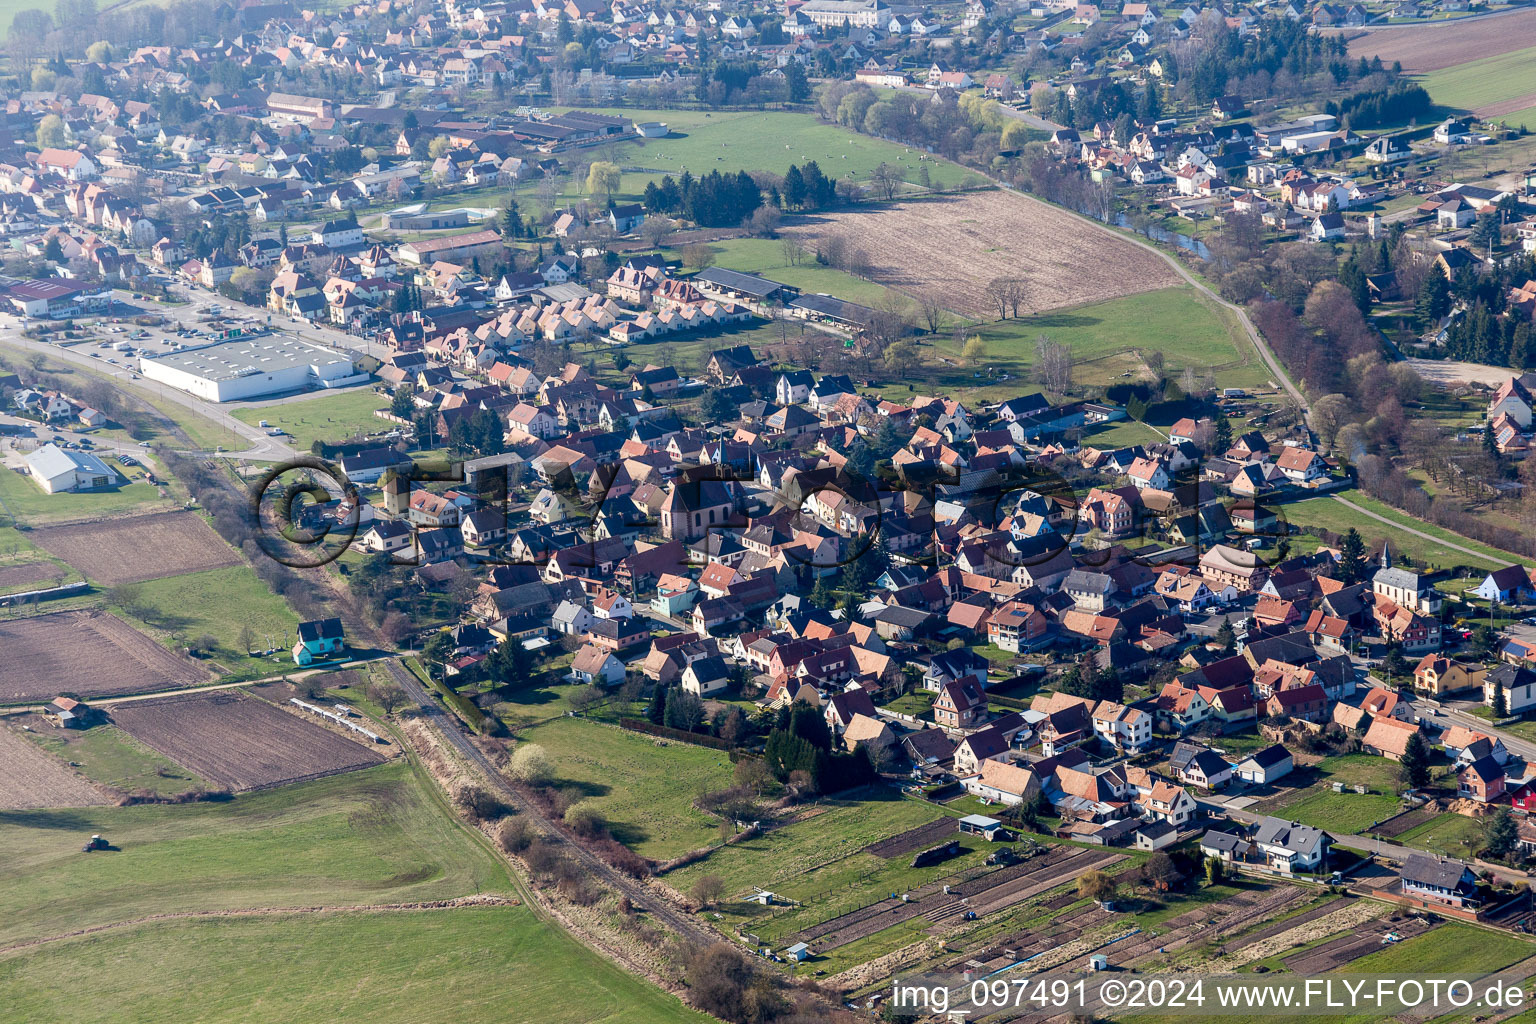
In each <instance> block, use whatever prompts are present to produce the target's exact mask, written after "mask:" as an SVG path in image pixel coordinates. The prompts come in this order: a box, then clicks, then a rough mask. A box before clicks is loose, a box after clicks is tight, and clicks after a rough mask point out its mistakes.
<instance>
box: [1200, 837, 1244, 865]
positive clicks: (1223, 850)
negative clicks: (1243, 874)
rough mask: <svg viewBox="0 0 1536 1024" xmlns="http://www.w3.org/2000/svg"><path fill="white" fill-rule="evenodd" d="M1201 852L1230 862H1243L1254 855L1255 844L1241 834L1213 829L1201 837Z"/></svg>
mask: <svg viewBox="0 0 1536 1024" xmlns="http://www.w3.org/2000/svg"><path fill="white" fill-rule="evenodd" d="M1200 852H1201V853H1203V854H1204V855H1205V856H1207V857H1215V858H1216V859H1217V860H1224V861H1226V862H1227V863H1228V864H1241V863H1243V862H1244V861H1247V860H1248V859H1250V858H1251V857H1252V856H1253V844H1252V843H1250V842H1249V841H1248V840H1246V839H1244V838H1243V837H1242V836H1240V835H1235V834H1233V833H1231V832H1217V831H1214V830H1212V831H1210V832H1207V833H1206V834H1205V835H1203V836H1201V837H1200Z"/></svg>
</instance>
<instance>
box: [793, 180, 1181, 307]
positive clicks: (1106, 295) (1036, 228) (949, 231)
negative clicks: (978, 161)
mask: <svg viewBox="0 0 1536 1024" xmlns="http://www.w3.org/2000/svg"><path fill="white" fill-rule="evenodd" d="M784 233H785V234H788V235H793V236H795V237H797V238H800V239H802V241H803V242H804V244H805V245H806V246H807V248H810V249H814V248H815V245H814V243H813V242H812V241H811V240H812V239H815V238H819V237H822V236H824V235H827V234H839V235H842V236H843V237H844V238H845V239H846V240H847V242H848V246H849V248H850V249H857V250H858V251H859V252H860V253H861V255H862V257H863V260H864V262H865V263H866V264H867V265H868V266H869V268H870V276H871V277H872V278H873V279H874V280H876V281H878V282H880V283H881V284H884V285H887V286H889V287H891V288H896V289H899V290H900V291H903V292H906V293H908V294H910V295H915V296H924V297H927V296H931V297H933V298H934V299H936V300H937V301H938V302H939V303H940V304H941V305H943V306H945V307H946V308H948V309H951V310H954V311H955V312H956V313H961V314H963V315H965V316H969V317H973V318H978V319H993V320H995V319H997V315H998V314H997V307H996V306H995V305H993V304H992V303H991V300H989V299H988V298H987V284H988V282H990V281H992V280H994V279H996V278H1000V277H1002V278H1015V279H1018V280H1021V281H1023V282H1024V286H1025V294H1026V301H1025V302H1024V304H1023V307H1022V308H1021V309H1020V310H1019V312H1020V313H1021V314H1023V313H1025V311H1026V308H1027V311H1028V312H1029V313H1039V312H1042V311H1044V310H1049V309H1062V308H1065V307H1067V306H1080V305H1083V304H1084V303H1088V302H1100V301H1102V300H1104V299H1113V298H1118V297H1120V296H1122V295H1134V294H1136V293H1138V292H1146V291H1152V290H1154V289H1157V288H1167V287H1170V286H1172V285H1177V284H1181V283H1183V282H1182V280H1181V279H1180V278H1179V276H1178V274H1176V273H1175V272H1174V270H1173V268H1172V267H1170V266H1169V265H1168V264H1167V263H1166V262H1165V261H1164V260H1163V259H1162V258H1161V257H1159V256H1158V255H1156V254H1155V253H1151V252H1148V251H1147V250H1145V249H1142V248H1140V247H1139V246H1137V245H1134V244H1133V243H1131V242H1128V241H1124V240H1122V239H1119V238H1116V237H1115V236H1113V235H1110V234H1107V233H1105V232H1103V231H1100V230H1098V229H1096V228H1094V227H1093V226H1092V225H1090V224H1087V223H1085V222H1084V221H1082V220H1081V219H1079V218H1077V217H1074V216H1073V215H1072V214H1069V213H1067V212H1066V211H1064V210H1058V209H1057V208H1056V207H1054V206H1048V205H1046V204H1045V203H1041V202H1037V201H1034V200H1032V199H1029V198H1027V197H1024V196H1017V195H1012V194H1009V193H1007V192H1001V191H989V192H974V193H969V194H966V195H963V196H950V197H945V198H942V199H932V200H923V201H917V202H908V203H896V204H892V205H886V206H879V207H868V208H864V209H853V210H845V211H839V212H836V213H828V214H817V215H815V216H813V217H811V218H810V219H809V220H808V221H807V222H805V223H800V224H795V225H792V226H790V227H787V228H785V229H784Z"/></svg>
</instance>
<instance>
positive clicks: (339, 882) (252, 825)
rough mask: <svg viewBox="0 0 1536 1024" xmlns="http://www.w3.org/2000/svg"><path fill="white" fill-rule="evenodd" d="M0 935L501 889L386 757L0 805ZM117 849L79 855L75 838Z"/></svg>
mask: <svg viewBox="0 0 1536 1024" xmlns="http://www.w3.org/2000/svg"><path fill="white" fill-rule="evenodd" d="M0 830H3V831H4V833H5V836H6V856H5V857H4V858H3V859H0V944H9V943H15V942H18V941H22V940H26V939H30V938H38V937H42V936H46V935H57V934H61V933H64V932H68V931H71V930H74V929H77V928H84V927H89V926H91V925H98V924H106V923H111V922H117V921H127V920H133V919H135V918H139V917H144V916H147V915H151V914H162V913H169V912H176V911H191V910H214V909H238V908H250V907H279V908H281V907H307V906H316V905H330V906H367V905H374V904H380V903H396V902H406V901H413V900H431V899H448V898H452V897H455V896H464V895H468V894H471V893H476V892H506V891H508V890H509V887H510V881H509V880H508V878H507V874H506V872H505V870H504V869H503V868H502V867H501V866H500V865H499V864H498V862H497V861H496V860H495V858H494V857H493V856H492V855H491V854H490V853H489V852H488V851H487V850H485V849H484V848H483V847H481V846H480V845H479V844H478V843H476V842H474V841H472V840H471V839H470V838H469V836H468V834H467V833H466V832H465V831H464V830H463V829H462V828H460V827H459V826H458V825H457V824H455V823H454V822H452V821H450V820H449V819H448V818H447V817H446V814H445V812H444V810H443V809H442V807H441V806H440V805H439V804H438V803H437V802H436V800H435V799H434V797H432V796H431V795H429V794H428V792H427V790H426V788H425V784H424V783H423V782H421V781H420V780H419V779H418V778H417V776H416V775H415V773H414V772H413V770H412V769H411V768H410V767H409V766H407V765H405V764H404V763H402V762H399V761H395V762H391V763H389V764H384V765H379V766H378V767H375V768H369V769H365V770H363V771H359V772H354V773H352V774H349V775H338V776H334V777H332V778H327V779H321V780H319V781H317V782H311V783H305V784H302V785H295V786H287V787H284V788H282V789H275V790H269V791H265V792H261V793H255V794H247V795H242V796H239V797H236V798H235V799H233V800H231V801H229V802H227V803H198V804H146V805H140V806H136V807H102V808H91V809H88V810H43V811H10V812H0ZM94 833H100V834H101V835H103V836H105V837H106V838H107V839H108V840H109V841H110V842H111V843H112V844H113V845H114V846H115V847H117V848H118V850H116V851H113V852H108V853H104V854H101V855H99V856H98V855H92V856H90V857H82V856H81V855H80V843H81V841H82V837H88V836H90V835H92V834H94Z"/></svg>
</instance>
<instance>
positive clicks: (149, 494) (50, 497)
mask: <svg viewBox="0 0 1536 1024" xmlns="http://www.w3.org/2000/svg"><path fill="white" fill-rule="evenodd" d="M175 507H176V506H175V504H174V503H173V502H171V501H170V500H169V499H166V498H162V497H160V494H159V492H158V491H157V490H156V488H155V486H154V485H153V484H150V483H146V482H145V481H144V479H143V477H142V476H140V477H138V478H137V479H136V480H135V482H134V483H130V484H127V485H125V486H123V487H120V488H118V489H117V490H115V491H97V492H93V493H89V494H73V493H70V492H67V491H66V492H63V493H60V494H48V493H47V492H45V491H44V490H43V489H42V488H41V487H39V486H37V484H35V483H33V481H32V478H31V477H25V476H22V475H21V474H20V473H17V472H15V471H14V470H11V469H7V468H5V467H3V466H0V509H3V511H4V512H6V513H8V514H9V515H11V516H13V517H14V518H15V519H16V521H17V522H19V523H23V524H25V525H27V526H41V525H43V524H44V523H56V522H62V521H64V520H67V519H87V518H91V517H94V516H113V515H123V514H129V513H134V512H148V511H152V510H156V509H160V510H164V509H171V508H175Z"/></svg>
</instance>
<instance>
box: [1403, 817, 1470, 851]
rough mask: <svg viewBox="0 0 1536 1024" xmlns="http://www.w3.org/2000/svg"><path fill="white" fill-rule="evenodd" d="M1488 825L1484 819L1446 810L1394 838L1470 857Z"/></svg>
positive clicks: (1407, 844)
mask: <svg viewBox="0 0 1536 1024" xmlns="http://www.w3.org/2000/svg"><path fill="white" fill-rule="evenodd" d="M1485 825H1486V822H1485V821H1484V820H1482V819H1479V818H1469V817H1467V816H1466V815H1465V814H1455V813H1451V812H1447V813H1445V814H1442V815H1440V816H1439V817H1438V818H1435V819H1433V820H1431V821H1426V822H1425V823H1424V824H1422V825H1420V826H1419V827H1418V828H1412V829H1409V830H1408V831H1407V832H1404V833H1403V834H1402V835H1400V836H1397V837H1395V838H1394V839H1393V840H1392V841H1393V842H1394V843H1402V844H1404V845H1406V846H1417V847H1419V848H1420V849H1423V850H1431V851H1433V852H1435V853H1442V854H1445V855H1446V856H1447V857H1462V858H1467V857H1471V856H1472V855H1473V854H1475V853H1476V852H1477V851H1478V850H1479V849H1481V848H1482V846H1483V829H1484V826H1485Z"/></svg>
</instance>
